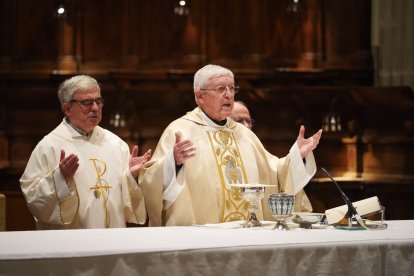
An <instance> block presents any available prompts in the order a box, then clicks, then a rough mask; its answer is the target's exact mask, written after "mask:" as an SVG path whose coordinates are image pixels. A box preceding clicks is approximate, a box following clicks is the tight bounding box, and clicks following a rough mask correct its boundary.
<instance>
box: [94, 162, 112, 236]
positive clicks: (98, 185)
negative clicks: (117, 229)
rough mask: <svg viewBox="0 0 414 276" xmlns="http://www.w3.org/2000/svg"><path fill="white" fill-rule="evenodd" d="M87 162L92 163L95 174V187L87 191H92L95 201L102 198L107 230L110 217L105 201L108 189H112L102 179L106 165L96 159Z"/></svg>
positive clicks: (107, 196)
mask: <svg viewBox="0 0 414 276" xmlns="http://www.w3.org/2000/svg"><path fill="white" fill-rule="evenodd" d="M89 160H91V161H92V163H93V166H94V168H95V172H96V181H95V185H93V186H91V187H89V189H91V190H92V191H93V196H94V197H95V198H96V199H100V198H101V197H102V202H103V208H104V211H105V227H106V228H108V227H109V225H110V224H111V216H110V214H109V211H108V205H107V201H108V198H109V191H110V190H109V189H110V188H112V186H110V185H108V182H107V181H106V180H105V179H104V178H102V176H103V175H104V174H105V173H106V163H105V162H104V161H102V160H99V159H96V158H90V159H89Z"/></svg>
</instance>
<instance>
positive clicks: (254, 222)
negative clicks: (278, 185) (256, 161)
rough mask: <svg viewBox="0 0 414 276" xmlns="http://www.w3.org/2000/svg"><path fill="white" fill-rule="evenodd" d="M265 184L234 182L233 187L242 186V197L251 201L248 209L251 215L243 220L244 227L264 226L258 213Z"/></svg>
mask: <svg viewBox="0 0 414 276" xmlns="http://www.w3.org/2000/svg"><path fill="white" fill-rule="evenodd" d="M266 186H269V185H265V184H232V188H240V190H241V192H242V197H243V199H244V200H246V201H247V202H248V203H249V206H248V210H249V213H250V217H249V218H248V219H247V220H246V221H245V222H243V224H242V226H243V227H244V228H250V227H258V226H263V224H262V223H261V222H260V221H259V220H258V219H257V216H256V213H257V211H258V206H257V204H258V202H259V201H260V200H262V199H263V198H264V194H265V189H266Z"/></svg>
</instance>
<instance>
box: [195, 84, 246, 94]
mask: <svg viewBox="0 0 414 276" xmlns="http://www.w3.org/2000/svg"><path fill="white" fill-rule="evenodd" d="M227 88H228V89H229V91H230V93H231V94H233V95H234V94H237V93H239V90H240V87H239V86H234V85H226V86H219V87H217V88H200V90H201V91H206V90H211V91H214V92H216V93H217V94H219V95H221V94H223V93H224V92H226V91H227Z"/></svg>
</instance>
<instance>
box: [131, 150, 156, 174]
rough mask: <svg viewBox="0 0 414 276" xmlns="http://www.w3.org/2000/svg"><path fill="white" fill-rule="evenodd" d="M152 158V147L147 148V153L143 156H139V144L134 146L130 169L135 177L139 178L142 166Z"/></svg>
mask: <svg viewBox="0 0 414 276" xmlns="http://www.w3.org/2000/svg"><path fill="white" fill-rule="evenodd" d="M150 158H151V149H149V150H147V152H146V153H144V155H142V156H138V146H134V147H133V148H132V153H131V157H130V158H129V170H130V172H131V174H132V176H133V177H135V178H138V175H139V171H140V170H141V168H142V166H143V165H144V164H145V162H147V161H148V160H150Z"/></svg>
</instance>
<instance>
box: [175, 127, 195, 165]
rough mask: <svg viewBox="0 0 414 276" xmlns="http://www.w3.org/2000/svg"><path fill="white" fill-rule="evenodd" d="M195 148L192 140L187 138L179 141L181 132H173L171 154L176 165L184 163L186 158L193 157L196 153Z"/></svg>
mask: <svg viewBox="0 0 414 276" xmlns="http://www.w3.org/2000/svg"><path fill="white" fill-rule="evenodd" d="M195 150H196V148H195V147H193V142H191V141H190V140H188V139H187V140H184V141H181V132H179V131H178V132H176V133H175V144H174V150H173V154H174V159H175V164H176V165H177V166H180V165H182V164H184V162H185V161H186V160H187V159H189V158H192V157H194V156H195V155H196V153H195Z"/></svg>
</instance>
